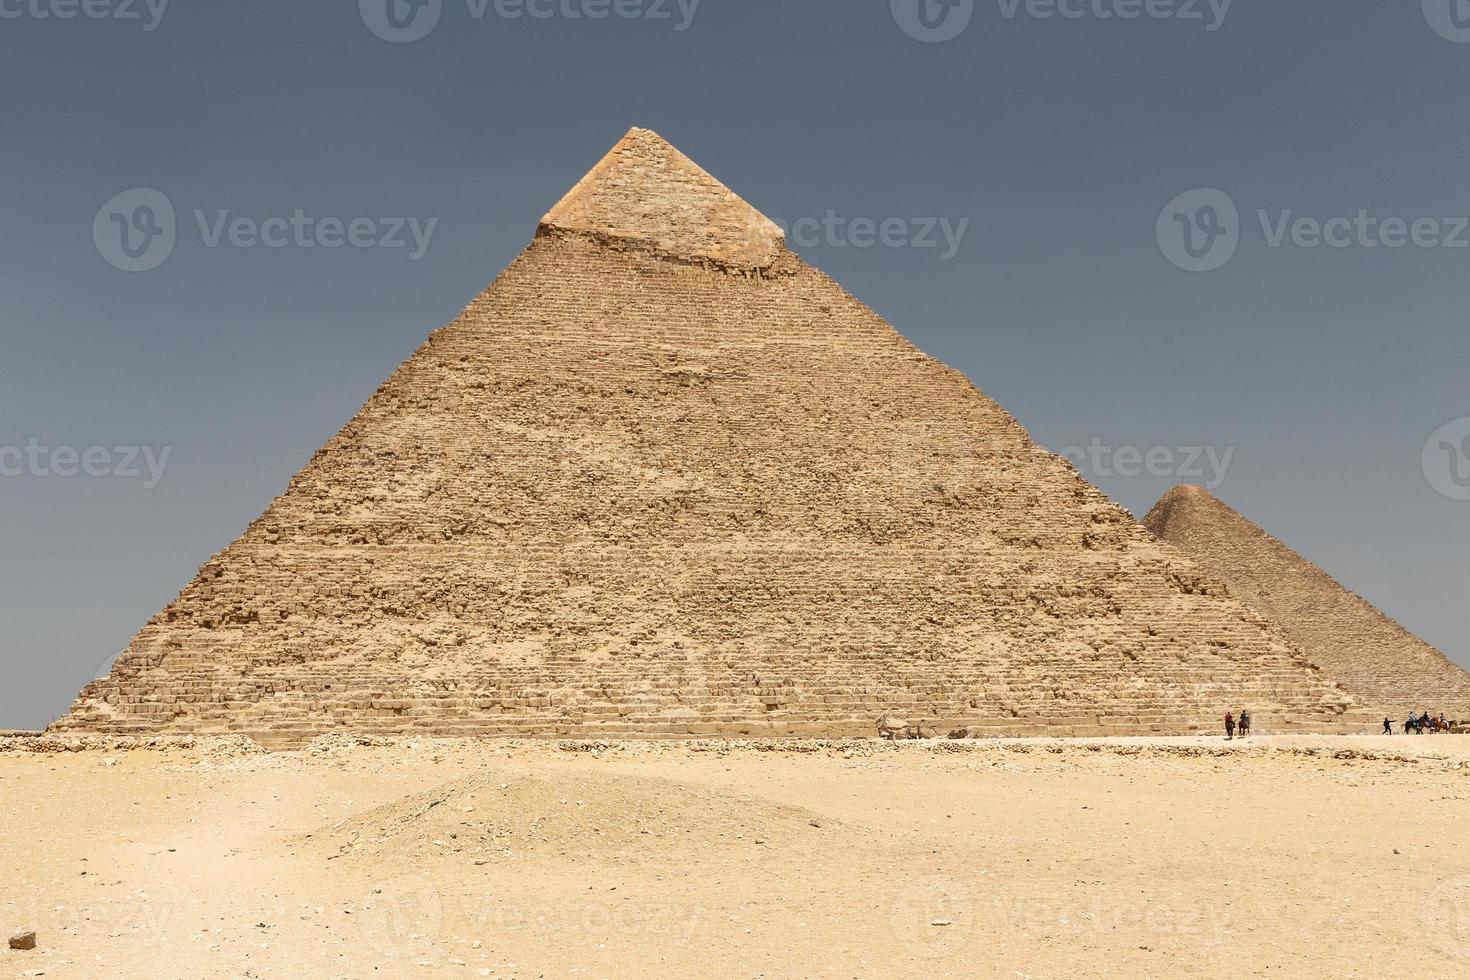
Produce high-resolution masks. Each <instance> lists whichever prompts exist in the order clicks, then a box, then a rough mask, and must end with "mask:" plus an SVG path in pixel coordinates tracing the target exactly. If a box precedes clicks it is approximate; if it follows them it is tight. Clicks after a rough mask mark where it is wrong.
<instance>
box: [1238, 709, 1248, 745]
mask: <svg viewBox="0 0 1470 980" xmlns="http://www.w3.org/2000/svg"><path fill="white" fill-rule="evenodd" d="M1250 733H1251V713H1250V712H1249V711H1247V710H1245V709H1244V708H1241V709H1240V737H1241V738H1245V737H1246V736H1247V735H1249V734H1250Z"/></svg>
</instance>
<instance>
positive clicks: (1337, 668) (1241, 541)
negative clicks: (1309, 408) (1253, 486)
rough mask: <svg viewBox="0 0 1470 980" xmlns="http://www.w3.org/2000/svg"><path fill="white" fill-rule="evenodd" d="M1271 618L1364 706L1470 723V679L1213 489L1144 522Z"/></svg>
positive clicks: (1170, 498) (1180, 493) (1181, 496)
mask: <svg viewBox="0 0 1470 980" xmlns="http://www.w3.org/2000/svg"><path fill="white" fill-rule="evenodd" d="M1144 523H1145V524H1146V525H1147V526H1148V527H1149V529H1150V530H1152V531H1153V532H1154V534H1156V535H1157V536H1158V537H1160V538H1161V539H1163V540H1164V541H1167V542H1168V543H1169V544H1171V545H1173V546H1174V547H1176V548H1178V549H1180V550H1181V551H1183V552H1185V553H1186V554H1188V555H1190V556H1191V557H1192V558H1194V559H1195V560H1196V561H1198V562H1199V563H1200V564H1201V565H1202V566H1203V567H1204V568H1205V569H1206V570H1207V571H1208V572H1209V573H1210V574H1211V575H1213V576H1215V577H1216V578H1218V579H1220V580H1221V581H1223V582H1224V583H1226V585H1227V586H1228V587H1229V588H1230V591H1231V592H1232V594H1234V595H1235V596H1236V597H1238V598H1240V599H1242V600H1243V601H1245V602H1246V603H1247V604H1248V605H1250V606H1252V607H1253V608H1254V609H1255V610H1256V611H1257V612H1259V613H1260V614H1261V615H1263V616H1264V617H1266V618H1267V619H1268V620H1270V621H1271V622H1272V623H1273V624H1274V625H1275V626H1277V627H1279V628H1280V630H1281V631H1282V632H1283V633H1284V634H1285V635H1286V636H1287V637H1288V638H1289V639H1291V640H1292V641H1293V642H1294V643H1296V644H1297V645H1298V646H1300V647H1301V649H1302V650H1303V652H1305V653H1306V654H1307V656H1308V657H1309V658H1310V659H1311V660H1312V661H1313V662H1314V663H1316V664H1317V665H1319V666H1320V667H1321V668H1322V669H1323V670H1324V671H1325V672H1326V673H1327V675H1328V676H1330V677H1332V678H1334V679H1335V680H1337V681H1339V682H1341V683H1342V684H1343V685H1344V686H1345V687H1346V688H1347V689H1348V691H1349V693H1351V694H1353V695H1354V696H1355V697H1356V698H1357V700H1358V701H1359V702H1361V703H1362V704H1363V706H1364V708H1365V709H1367V710H1369V711H1374V712H1376V713H1378V715H1379V716H1380V717H1381V716H1382V715H1383V714H1384V713H1387V714H1388V715H1389V716H1390V717H1392V718H1394V719H1402V718H1404V717H1406V716H1407V715H1408V713H1409V712H1411V711H1413V712H1416V713H1418V712H1422V711H1433V712H1435V713H1436V714H1438V713H1439V712H1440V711H1444V712H1446V713H1447V714H1449V715H1450V716H1451V717H1458V718H1466V717H1470V674H1466V672H1465V671H1464V670H1462V669H1460V668H1459V667H1457V666H1455V664H1453V663H1452V662H1450V660H1449V659H1447V658H1446V657H1445V655H1444V654H1443V653H1441V652H1440V651H1439V650H1437V649H1435V648H1434V647H1432V646H1430V645H1429V644H1428V643H1425V642H1424V641H1423V640H1421V639H1420V638H1419V637H1417V636H1415V635H1414V634H1413V633H1410V632H1409V631H1408V630H1406V629H1404V628H1403V627H1402V626H1400V625H1399V624H1398V623H1397V622H1395V621H1394V620H1392V619H1390V618H1389V617H1388V616H1386V615H1384V614H1383V613H1382V612H1380V611H1379V610H1378V609H1377V608H1376V607H1374V606H1373V605H1372V604H1370V603H1369V602H1368V601H1367V600H1365V599H1363V598H1362V597H1361V596H1358V595H1356V594H1354V593H1353V592H1351V591H1349V590H1348V589H1346V588H1344V587H1343V586H1342V585H1340V584H1339V583H1338V582H1337V581H1336V580H1334V579H1333V578H1332V577H1331V576H1330V575H1328V574H1327V573H1326V572H1324V571H1322V569H1320V568H1318V567H1317V566H1316V565H1314V564H1312V563H1311V562H1309V561H1307V559H1305V558H1303V557H1302V556H1301V555H1299V554H1297V553H1296V552H1295V551H1293V550H1292V549H1291V548H1289V547H1287V546H1286V545H1285V544H1283V543H1282V542H1281V541H1278V540H1277V539H1276V538H1274V537H1272V536H1271V535H1269V534H1267V533H1266V532H1265V531H1264V530H1262V529H1261V528H1260V527H1258V526H1257V525H1256V524H1254V523H1252V522H1251V521H1250V520H1248V519H1247V518H1245V517H1243V516H1242V515H1241V514H1239V513H1238V512H1237V511H1235V510H1233V509H1232V508H1230V507H1229V506H1227V505H1226V504H1224V503H1222V502H1221V501H1220V500H1218V499H1216V498H1215V497H1214V496H1212V495H1211V494H1209V493H1208V492H1207V491H1204V490H1201V489H1199V488H1197V487H1177V488H1175V489H1174V490H1171V491H1170V492H1169V493H1168V494H1166V495H1165V497H1164V498H1163V499H1162V500H1161V501H1159V503H1158V505H1157V506H1155V507H1154V509H1153V510H1152V511H1150V512H1149V514H1148V516H1147V517H1146V518H1144Z"/></svg>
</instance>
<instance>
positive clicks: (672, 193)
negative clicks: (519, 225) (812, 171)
mask: <svg viewBox="0 0 1470 980" xmlns="http://www.w3.org/2000/svg"><path fill="white" fill-rule="evenodd" d="M541 228H542V230H543V231H544V230H546V229H554V230H557V231H564V232H575V233H580V234H586V235H593V236H596V237H599V238H611V239H618V240H621V241H628V242H637V243H639V244H642V245H645V246H648V247H650V248H652V249H653V250H654V251H655V252H658V253H660V254H663V255H667V256H669V257H671V258H675V259H681V260H684V261H691V262H700V261H712V262H715V263H718V264H720V265H726V266H730V267H732V268H740V269H764V268H768V267H770V266H771V265H772V264H774V263H775V261H776V259H777V258H779V257H780V255H781V253H782V252H784V251H785V236H784V235H783V234H782V232H781V229H780V228H779V227H777V226H776V224H775V223H774V222H772V221H771V220H770V219H769V218H767V217H766V216H765V215H763V214H761V213H760V212H759V211H757V210H756V209H755V208H753V207H751V206H750V205H749V204H748V203H746V202H745V201H744V200H742V199H741V198H740V197H739V196H738V195H737V194H735V192H734V191H731V190H730V189H729V188H728V187H726V186H725V185H724V184H722V183H720V182H719V181H718V180H716V179H715V178H714V177H712V176H711V175H710V174H709V173H708V172H707V171H705V170H704V169H703V168H701V167H700V166H699V165H698V164H697V163H695V162H694V161H693V160H691V159H689V158H688V157H687V156H685V155H684V154H683V153H681V152H679V150H678V149H677V148H676V147H675V146H674V145H673V144H672V143H670V142H669V141H668V140H666V139H664V138H663V137H662V136H660V135H658V134H657V133H655V132H654V131H653V130H651V129H640V128H638V127H636V126H635V127H634V128H632V129H630V130H628V132H627V133H626V134H625V135H624V136H623V138H622V139H620V140H618V142H617V144H616V145H615V146H614V147H613V148H612V149H611V150H609V151H608V152H607V154H606V155H605V156H604V157H603V158H602V160H601V161H599V162H598V164H597V166H595V167H593V168H592V169H591V170H590V171H588V172H587V175H586V176H585V177H583V178H582V179H581V180H579V181H578V182H577V184H576V186H575V187H573V188H572V189H571V190H570V191H568V192H567V193H566V195H565V196H564V197H563V198H562V199H561V200H560V201H558V202H557V203H556V206H555V207H553V208H552V209H551V210H550V211H548V212H547V213H546V215H545V217H543V218H542V219H541Z"/></svg>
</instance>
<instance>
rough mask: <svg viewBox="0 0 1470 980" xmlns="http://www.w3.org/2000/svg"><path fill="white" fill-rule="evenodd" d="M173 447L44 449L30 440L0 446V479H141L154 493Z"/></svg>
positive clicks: (64, 447)
mask: <svg viewBox="0 0 1470 980" xmlns="http://www.w3.org/2000/svg"><path fill="white" fill-rule="evenodd" d="M172 453H173V447H172V446H164V447H163V448H162V449H156V448H154V447H153V446H111V447H109V446H89V447H87V448H85V449H77V448H76V447H75V446H43V445H42V444H41V441H40V440H39V439H36V438H34V437H33V438H31V439H29V440H27V441H26V444H25V445H24V446H0V477H12V478H13V477H22V476H29V477H34V478H36V479H51V478H57V479H64V478H67V477H73V476H88V477H93V478H96V479H102V478H106V477H111V478H114V479H119V480H142V481H143V488H144V489H145V490H152V489H153V488H154V487H156V486H158V484H159V483H160V482H162V480H163V471H164V470H165V469H166V468H167V467H168V458H169V456H170V455H171V454H172Z"/></svg>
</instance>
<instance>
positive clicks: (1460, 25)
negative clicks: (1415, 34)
mask: <svg viewBox="0 0 1470 980" xmlns="http://www.w3.org/2000/svg"><path fill="white" fill-rule="evenodd" d="M1422 3H1423V7H1424V19H1425V20H1426V21H1428V22H1429V26H1430V27H1431V28H1433V29H1434V33H1436V34H1438V35H1439V36H1440V37H1442V38H1444V39H1445V40H1446V41H1454V42H1455V43H1456V44H1470V0H1422Z"/></svg>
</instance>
